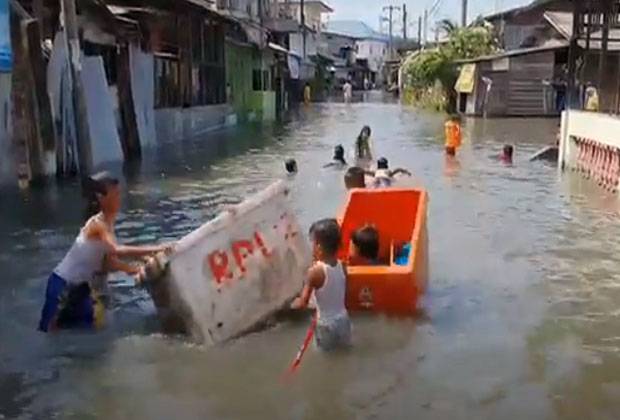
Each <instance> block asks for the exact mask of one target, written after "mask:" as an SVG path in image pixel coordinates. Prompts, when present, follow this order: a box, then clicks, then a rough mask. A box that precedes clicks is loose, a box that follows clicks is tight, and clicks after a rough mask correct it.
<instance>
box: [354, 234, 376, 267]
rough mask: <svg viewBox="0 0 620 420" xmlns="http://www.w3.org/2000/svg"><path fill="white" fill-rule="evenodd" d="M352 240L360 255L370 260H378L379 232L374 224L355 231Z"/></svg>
mask: <svg viewBox="0 0 620 420" xmlns="http://www.w3.org/2000/svg"><path fill="white" fill-rule="evenodd" d="M351 241H352V242H353V244H354V245H355V247H356V248H357V250H358V252H359V254H360V256H362V257H364V258H366V259H368V260H376V259H377V258H378V257H379V232H378V231H377V229H375V228H374V227H373V226H364V227H363V228H361V229H358V230H356V231H355V232H353V235H352V236H351Z"/></svg>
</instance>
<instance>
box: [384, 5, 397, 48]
mask: <svg viewBox="0 0 620 420" xmlns="http://www.w3.org/2000/svg"><path fill="white" fill-rule="evenodd" d="M386 10H387V11H388V12H389V16H390V17H389V28H390V29H389V31H390V59H392V57H393V56H394V32H393V29H394V20H393V19H394V10H400V7H398V6H385V7H384V8H383V11H386Z"/></svg>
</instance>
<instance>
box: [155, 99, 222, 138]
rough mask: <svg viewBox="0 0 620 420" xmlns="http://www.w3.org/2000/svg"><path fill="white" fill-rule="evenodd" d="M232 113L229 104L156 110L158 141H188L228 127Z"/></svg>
mask: <svg viewBox="0 0 620 420" xmlns="http://www.w3.org/2000/svg"><path fill="white" fill-rule="evenodd" d="M231 112H232V110H231V107H230V105H228V104H221V105H206V106H195V107H191V108H163V109H156V110H155V131H156V133H157V141H158V142H165V141H170V140H173V139H187V138H191V137H196V136H200V135H203V134H206V133H208V132H210V131H213V130H217V129H220V128H223V127H226V126H227V125H228V121H229V116H230V114H231Z"/></svg>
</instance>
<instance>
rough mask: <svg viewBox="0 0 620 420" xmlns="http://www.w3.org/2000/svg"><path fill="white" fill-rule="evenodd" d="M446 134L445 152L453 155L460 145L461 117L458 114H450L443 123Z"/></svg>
mask: <svg viewBox="0 0 620 420" xmlns="http://www.w3.org/2000/svg"><path fill="white" fill-rule="evenodd" d="M445 135H446V143H445V148H446V154H447V155H450V156H455V155H456V151H457V149H458V148H459V147H461V141H462V134H461V119H460V117H459V116H458V115H456V114H454V115H451V116H450V118H449V119H448V120H447V121H446V124H445Z"/></svg>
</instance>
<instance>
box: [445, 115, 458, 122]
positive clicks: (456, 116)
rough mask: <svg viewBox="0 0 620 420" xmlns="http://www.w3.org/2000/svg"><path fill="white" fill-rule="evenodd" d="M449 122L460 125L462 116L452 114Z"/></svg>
mask: <svg viewBox="0 0 620 420" xmlns="http://www.w3.org/2000/svg"><path fill="white" fill-rule="evenodd" d="M448 121H451V122H454V123H460V122H461V116H460V115H459V114H450V116H449V117H448Z"/></svg>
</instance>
